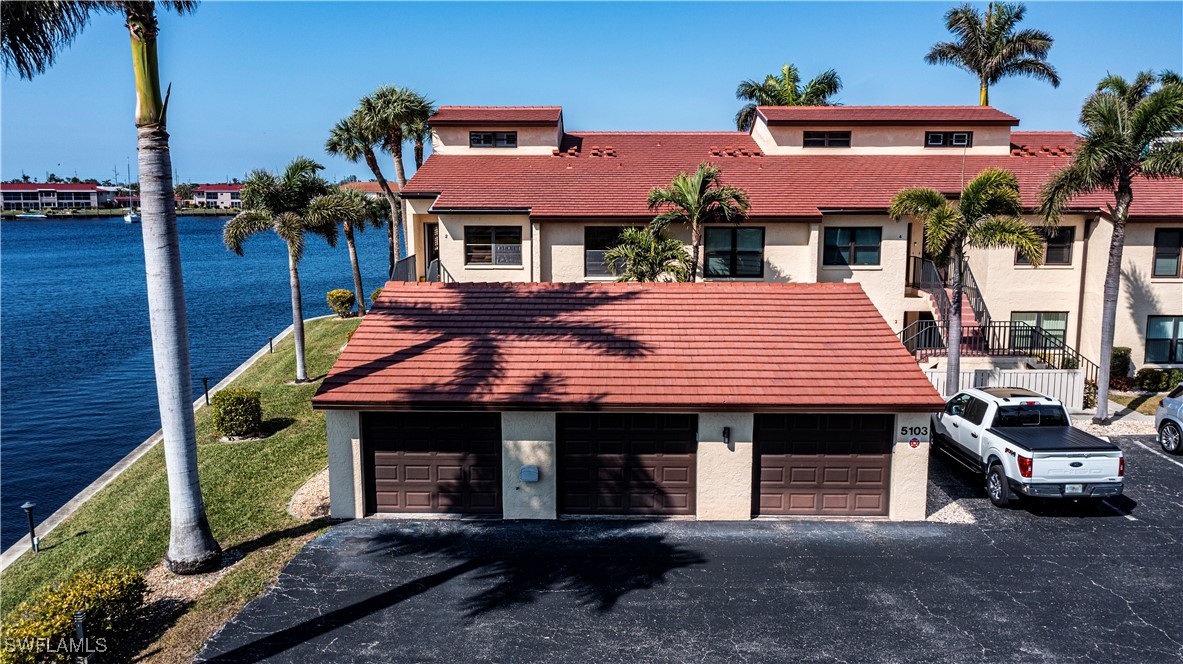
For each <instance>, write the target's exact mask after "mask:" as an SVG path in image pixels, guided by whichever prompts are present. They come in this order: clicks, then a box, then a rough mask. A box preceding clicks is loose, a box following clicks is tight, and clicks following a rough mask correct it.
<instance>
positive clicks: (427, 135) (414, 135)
mask: <svg viewBox="0 0 1183 664" xmlns="http://www.w3.org/2000/svg"><path fill="white" fill-rule="evenodd" d="M428 117H430V115H429V116H428ZM407 138H408V139H410V140H411V143H413V144H414V146H415V170H416V171H418V170H419V169H420V168H421V167H422V166H423V146H424V144H426V143H427V141H429V140H431V127H429V126H428V125H427V118H417V119H415V120H414V121H412V122H410V123H408V124H407Z"/></svg>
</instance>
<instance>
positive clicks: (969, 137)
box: [924, 131, 974, 148]
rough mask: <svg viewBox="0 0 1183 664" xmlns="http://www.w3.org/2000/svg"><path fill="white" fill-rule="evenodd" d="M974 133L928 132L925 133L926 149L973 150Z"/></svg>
mask: <svg viewBox="0 0 1183 664" xmlns="http://www.w3.org/2000/svg"><path fill="white" fill-rule="evenodd" d="M973 146H974V133H973V132H972V131H926V132H924V147H926V148H972V147H973Z"/></svg>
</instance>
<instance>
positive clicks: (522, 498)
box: [501, 412, 558, 519]
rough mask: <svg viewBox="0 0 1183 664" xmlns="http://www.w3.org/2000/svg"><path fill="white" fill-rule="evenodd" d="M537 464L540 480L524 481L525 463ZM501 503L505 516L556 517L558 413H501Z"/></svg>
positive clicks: (508, 517)
mask: <svg viewBox="0 0 1183 664" xmlns="http://www.w3.org/2000/svg"><path fill="white" fill-rule="evenodd" d="M527 465H531V466H538V478H539V479H538V481H537V482H523V481H521V479H520V478H521V473H520V471H521V468H522V466H527ZM501 496H502V497H501V505H502V513H503V517H504V518H506V519H554V518H557V515H558V512H557V505H558V495H557V484H556V482H555V414H554V413H553V412H504V413H502V414H501Z"/></svg>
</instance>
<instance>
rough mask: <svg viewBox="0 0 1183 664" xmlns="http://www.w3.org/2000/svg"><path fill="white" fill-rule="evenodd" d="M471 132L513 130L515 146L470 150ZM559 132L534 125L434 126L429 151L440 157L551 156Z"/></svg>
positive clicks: (559, 134) (554, 128) (556, 146)
mask: <svg viewBox="0 0 1183 664" xmlns="http://www.w3.org/2000/svg"><path fill="white" fill-rule="evenodd" d="M471 131H492V132H498V131H516V132H517V133H518V146H517V147H516V148H473V147H469V143H468V133H469V132H471ZM561 137H562V133H561V131H560V129H559V127H558V126H557V125H556V126H549V127H537V126H507V125H500V126H492V125H472V126H464V127H460V126H447V127H433V128H432V131H431V150H432V152H436V153H439V154H493V155H510V154H515V155H516V154H521V155H525V154H531V155H541V154H551V153H552V151H553V150H555V149H556V148H558V147H559V139H560V138H561Z"/></svg>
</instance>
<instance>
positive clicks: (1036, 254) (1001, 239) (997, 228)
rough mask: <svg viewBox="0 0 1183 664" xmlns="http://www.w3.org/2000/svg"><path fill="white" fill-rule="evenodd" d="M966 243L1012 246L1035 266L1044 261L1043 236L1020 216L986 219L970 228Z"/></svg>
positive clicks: (996, 246)
mask: <svg viewBox="0 0 1183 664" xmlns="http://www.w3.org/2000/svg"><path fill="white" fill-rule="evenodd" d="M966 245H967V246H970V247H976V248H979V249H995V248H998V247H1011V248H1013V249H1016V250H1017V251H1018V252H1019V253H1020V254H1022V255H1023V257H1024V258H1026V259H1027V260H1029V261H1031V264H1032V265H1034V266H1035V267H1039V265H1040V263H1042V262H1043V236H1042V235H1040V234H1039V232H1038V231H1036V230H1035V229H1034V228H1032V227H1031V225H1030V224H1028V223H1027V222H1025V221H1023V220H1022V219H1020V218H1019V217H1009V216H998V217H989V218H987V219H984V220H982V221H980V222H978V223H976V224H974V225H973V226H971V227H970V228H969V232H968V233H967V234H966Z"/></svg>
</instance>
